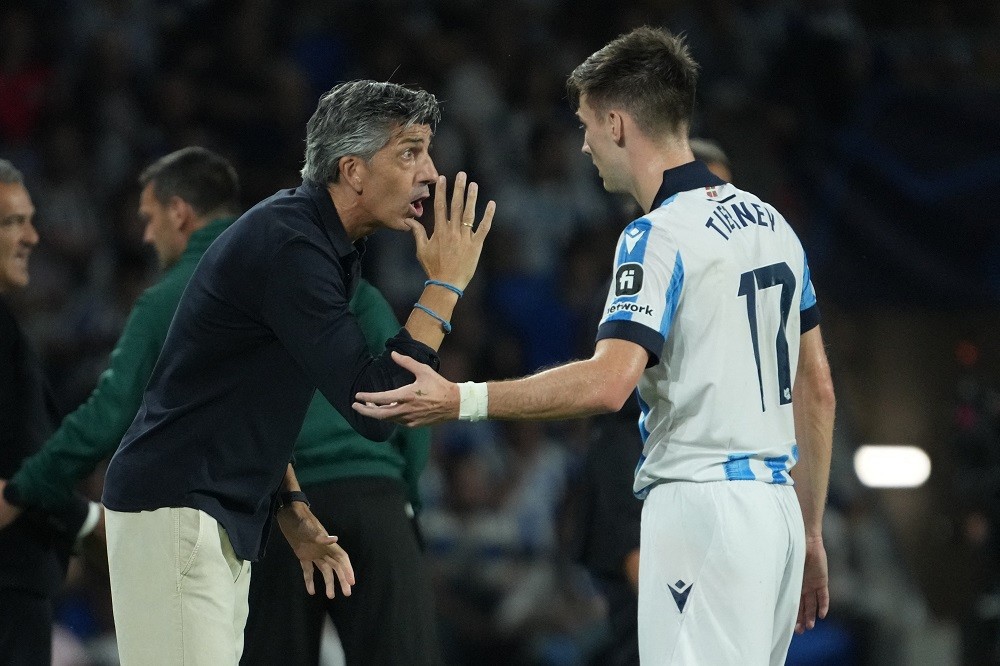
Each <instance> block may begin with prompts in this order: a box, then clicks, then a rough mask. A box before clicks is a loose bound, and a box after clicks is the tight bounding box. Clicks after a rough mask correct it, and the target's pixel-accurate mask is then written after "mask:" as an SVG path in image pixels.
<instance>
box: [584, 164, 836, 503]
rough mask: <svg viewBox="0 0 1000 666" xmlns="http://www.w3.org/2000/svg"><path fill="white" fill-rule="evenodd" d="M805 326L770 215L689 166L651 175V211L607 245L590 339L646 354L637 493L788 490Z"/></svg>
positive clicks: (812, 305) (794, 240) (809, 294)
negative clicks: (672, 484)
mask: <svg viewBox="0 0 1000 666" xmlns="http://www.w3.org/2000/svg"><path fill="white" fill-rule="evenodd" d="M818 323H819V312H818V308H817V307H816V295H815V293H814V291H813V287H812V283H811V281H810V276H809V266H808V263H807V262H806V257H805V253H804V251H803V249H802V244H801V243H800V242H799V239H798V237H797V236H796V235H795V232H794V231H793V230H792V228H791V227H790V226H789V225H788V223H787V222H786V221H785V219H784V218H783V217H782V216H781V214H779V213H778V212H777V211H776V210H775V209H774V208H773V207H772V206H770V205H769V204H767V203H764V202H763V201H761V200H760V199H759V198H757V197H756V196H754V195H753V194H750V193H749V192H745V191H743V190H740V189H739V188H737V187H735V186H733V185H731V184H728V183H725V182H723V181H722V180H720V179H718V178H717V177H715V176H714V175H712V174H711V172H709V171H708V169H707V167H705V165H704V164H702V163H701V162H691V163H688V164H684V165H682V166H680V167H677V168H674V169H670V170H668V171H666V172H664V179H663V185H662V186H661V188H660V191H659V192H658V193H657V196H656V198H655V199H654V204H653V207H652V210H650V212H649V213H648V214H647V215H644V216H643V217H641V218H639V219H638V220H635V221H634V222H632V223H631V224H629V225H628V227H626V228H625V230H624V231H623V232H622V234H621V236H620V238H619V242H618V246H617V250H616V256H615V269H614V280H613V284H612V286H611V290H610V293H609V294H608V299H607V302H606V304H605V309H604V315H603V318H602V320H601V324H600V327H599V328H598V335H597V339H598V340H600V339H603V338H619V339H625V340H629V341H632V342H635V343H636V344H639V345H641V346H642V347H643V348H645V349H646V350H647V351H648V352H649V354H650V365H649V366H648V367H647V369H646V370H645V371H644V372H643V374H642V377H641V379H640V381H639V385H638V387H637V395H638V399H639V405H640V407H641V410H642V413H641V417H640V420H639V431H640V434H641V436H642V440H643V443H644V446H643V455H642V458H640V460H639V464H638V465H637V467H636V473H635V485H634V491H635V493H636V496H638V497H640V498H644V497H645V496H646V494H647V493H648V492H649V489H650V488H651V487H652V486H654V485H656V484H658V483H661V482H664V481H675V480H680V481H722V480H757V481H763V482H765V483H778V484H786V483H787V484H790V483H791V482H792V481H791V477H790V476H789V474H788V471H789V470H790V469H791V467H792V466H793V465H794V464H795V461H796V460H797V458H798V453H797V448H796V445H795V427H794V422H793V418H792V385H793V383H794V381H795V371H796V367H797V362H798V354H799V336H800V335H801V333H803V332H805V331H806V330H808V329H810V328H812V327H813V326H815V325H816V324H818Z"/></svg>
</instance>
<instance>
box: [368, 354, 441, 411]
mask: <svg viewBox="0 0 1000 666" xmlns="http://www.w3.org/2000/svg"><path fill="white" fill-rule="evenodd" d="M392 360H393V361H395V362H396V363H397V364H399V366H400V367H402V368H404V369H406V370H409V371H410V372H412V373H413V376H414V377H415V379H414V381H413V383H412V384H407V385H406V386H401V387H400V388H398V389H393V390H391V391H383V392H381V393H358V394H357V395H355V399H356V402H355V403H354V404H353V405H352V407H354V411H356V412H358V413H359V414H361V415H362V416H368V417H371V418H374V419H389V420H391V421H395V422H396V423H402V424H403V425H405V426H410V427H414V426H425V425H433V424H435V423H442V422H444V421H453V420H455V419H457V418H458V405H459V393H458V385H456V384H453V383H452V382H449V381H448V380H447V379H445V378H444V377H442V376H441V375H439V374H438V373H436V372H434V370H433V369H432V368H431V367H430V366H428V365H426V364H424V363H421V362H420V361H414V360H413V359H412V358H410V357H409V356H406V355H405V354H400V353H399V352H392Z"/></svg>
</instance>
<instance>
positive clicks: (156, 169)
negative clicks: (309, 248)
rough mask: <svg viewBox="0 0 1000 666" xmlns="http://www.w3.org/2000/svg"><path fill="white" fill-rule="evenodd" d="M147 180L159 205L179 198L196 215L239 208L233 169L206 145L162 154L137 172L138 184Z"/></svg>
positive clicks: (238, 195)
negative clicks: (205, 146) (139, 172)
mask: <svg viewBox="0 0 1000 666" xmlns="http://www.w3.org/2000/svg"><path fill="white" fill-rule="evenodd" d="M150 183H152V185H153V188H152V189H153V196H155V197H156V200H157V201H159V202H160V203H161V204H164V205H165V204H166V203H167V202H168V201H170V199H171V197H179V198H181V199H183V200H184V201H186V202H187V203H188V204H189V205H190V206H191V208H192V209H193V210H194V212H195V213H197V214H198V215H199V216H205V215H209V214H219V215H236V214H238V213H239V211H240V181H239V177H238V176H237V175H236V169H235V168H233V165H232V164H230V163H229V162H228V161H227V160H226V159H225V158H224V157H222V156H221V155H218V154H216V153H213V152H212V151H211V150H208V149H207V148H201V147H199V146H190V147H188V148H181V149H180V150H176V151H174V152H172V153H170V154H169V155H164V156H163V157H161V158H160V159H158V160H156V161H155V162H153V163H152V164H150V165H149V166H148V167H146V168H145V169H144V170H143V171H142V173H141V174H139V184H140V185H141V186H142V187H146V186H147V185H149V184H150Z"/></svg>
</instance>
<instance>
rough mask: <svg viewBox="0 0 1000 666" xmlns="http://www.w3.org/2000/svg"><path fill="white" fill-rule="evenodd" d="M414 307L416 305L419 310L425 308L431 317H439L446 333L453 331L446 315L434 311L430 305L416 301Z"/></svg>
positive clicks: (442, 328)
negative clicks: (445, 317)
mask: <svg viewBox="0 0 1000 666" xmlns="http://www.w3.org/2000/svg"><path fill="white" fill-rule="evenodd" d="M413 307H415V308H416V309H418V310H423V311H424V312H426V313H427V314H429V315H430V316H431V317H434V318H435V319H437V320H438V321H439V322H441V330H443V331H444V332H445V333H451V324H449V323H448V321H447V320H445V319H444V317H442V316H441V315H439V314H438V313H437V312H434V310H431V309H430V308H429V307H427V306H425V305H422V304H420V303H414V304H413Z"/></svg>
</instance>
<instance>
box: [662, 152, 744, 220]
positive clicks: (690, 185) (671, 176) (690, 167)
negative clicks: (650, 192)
mask: <svg viewBox="0 0 1000 666" xmlns="http://www.w3.org/2000/svg"><path fill="white" fill-rule="evenodd" d="M725 184H726V181H724V180H722V179H721V178H719V177H718V176H716V175H715V174H714V173H712V172H711V171H709V170H708V167H707V166H705V163H704V162H700V161H698V160H695V161H694V162H687V163H686V164H682V165H680V166H677V167H674V168H673V169H667V170H666V171H664V172H663V184H662V185H660V189H659V190H658V191H657V192H656V196H655V197H653V207H652V208H651V209H650V210H654V209H656V208H659V207H660V206H662V205H663V202H664V201H666V200H667V199H669V198H670V197H672V196H674V195H675V194H677V193H678V192H687V191H688V190H696V189H698V188H699V187H709V186H712V185H725Z"/></svg>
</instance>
